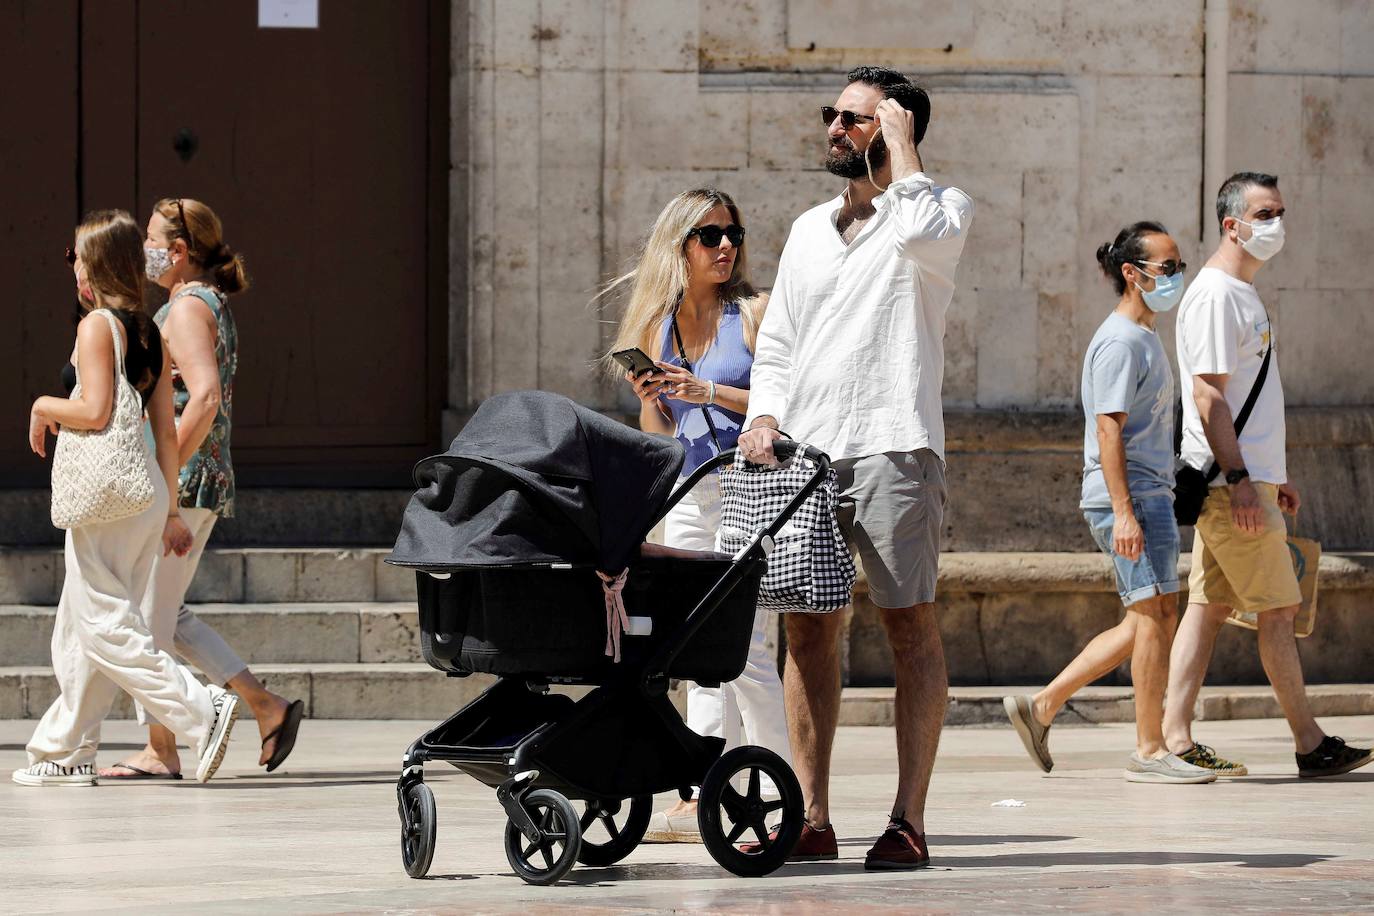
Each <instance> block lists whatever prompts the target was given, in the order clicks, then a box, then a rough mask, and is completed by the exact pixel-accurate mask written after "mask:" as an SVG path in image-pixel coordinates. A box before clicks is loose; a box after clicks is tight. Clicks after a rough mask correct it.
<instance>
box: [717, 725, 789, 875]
mask: <svg viewBox="0 0 1374 916" xmlns="http://www.w3.org/2000/svg"><path fill="white" fill-rule="evenodd" d="M764 776H767V777H768V778H769V779H771V780H772V781H773V785H774V786H776V787H777V790H778V795H779V797H778V798H776V799H766V798H764V797H763V777H764ZM741 777H742V778H743V779H744V783H745V790H744V792H743V793H741V792H740V791H739V790H738V789H737V788H735V783H736V780H737V779H738V778H741ZM803 813H804V811H803V808H802V794H801V786H800V785H799V784H798V783H797V777H796V775H795V774H794V773H793V772H792V768H791V767H789V766H788V765H787V763H786V762H785V761H784V760H783V759H782V758H781V757H779V756H778V755H777V754H775V753H773V752H772V751H770V750H768V749H767V748H762V747H754V746H751V745H745V746H744V747H737V748H735V749H734V750H732V751H729V752H728V753H726V754H725V755H724V756H723V757H721V758H720V759H719V760H717V761H716V762H715V763H713V764H712V765H711V769H709V770H707V771H706V778H705V779H704V780H703V781H702V783H701V798H700V801H699V802H698V804H697V823H698V824H699V825H700V826H701V841H702V843H704V844H705V845H706V848H707V849H708V850H709V851H710V853H711V857H712V858H714V859H715V860H716V861H717V862H718V863H720V865H721V866H722V867H723V868H725V869H726V870H728V871H731V872H734V873H735V874H737V875H741V876H743V877H746V878H757V877H759V876H761V875H766V874H769V873H771V872H773V871H776V870H777V869H778V868H779V867H780V866H781V865H782V864H783V863H784V862H786V861H787V857H788V855H790V854H791V852H792V847H793V846H795V845H796V844H797V840H798V839H799V838H800V837H801V831H802V815H803ZM741 843H745V844H752V845H753V846H754V847H755V848H754V849H753V850H751V851H749V852H745V851H744V850H742V849H740V847H739V844H741Z"/></svg>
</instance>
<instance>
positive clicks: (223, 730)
mask: <svg viewBox="0 0 1374 916" xmlns="http://www.w3.org/2000/svg"><path fill="white" fill-rule="evenodd" d="M210 702H211V704H212V705H213V706H214V709H215V721H214V723H213V724H211V726H210V737H209V738H208V739H207V740H206V742H205V749H204V750H202V751H201V753H200V761H199V763H198V764H197V765H196V782H209V781H210V777H212V776H214V775H215V771H216V770H218V769H219V765H220V764H221V763H223V762H224V752H225V751H227V750H228V749H229V733H230V732H231V731H233V729H234V720H235V719H237V718H238V715H239V698H238V697H236V696H234V695H233V694H232V693H230V692H229V691H227V690H224V689H223V688H220V687H214V686H212V687H211V688H210Z"/></svg>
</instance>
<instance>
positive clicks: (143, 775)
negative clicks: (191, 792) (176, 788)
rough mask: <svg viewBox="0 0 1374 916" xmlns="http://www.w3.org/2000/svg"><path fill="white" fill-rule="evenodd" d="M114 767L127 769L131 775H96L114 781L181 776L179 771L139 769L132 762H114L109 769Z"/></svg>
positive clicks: (178, 777) (176, 777)
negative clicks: (167, 771)
mask: <svg viewBox="0 0 1374 916" xmlns="http://www.w3.org/2000/svg"><path fill="white" fill-rule="evenodd" d="M115 767H121V768H122V769H125V770H128V771H129V772H130V773H131V774H132V775H130V776H99V777H97V778H98V779H113V780H114V781H115V782H134V781H136V780H140V779H174V780H175V779H180V778H181V774H180V773H154V772H152V771H151V770H144V769H140V768H139V767H136V766H134V765H133V764H132V763H123V762H121V763H116V764H114V765H113V766H111V767H110V769H112V770H113V769H114V768H115Z"/></svg>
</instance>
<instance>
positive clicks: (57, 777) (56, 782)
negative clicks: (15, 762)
mask: <svg viewBox="0 0 1374 916" xmlns="http://www.w3.org/2000/svg"><path fill="white" fill-rule="evenodd" d="M10 779H11V780H13V781H14V782H16V783H18V784H19V785H21V786H93V785H95V784H96V782H97V779H96V775H95V766H94V765H92V764H89V763H81V764H77V765H76V766H74V767H64V766H60V765H58V764H56V763H53V762H52V761H50V760H44V761H43V762H41V763H35V764H34V765H33V766H31V767H26V768H24V769H22V770H15V771H14V773H13V774H12V775H11V776H10Z"/></svg>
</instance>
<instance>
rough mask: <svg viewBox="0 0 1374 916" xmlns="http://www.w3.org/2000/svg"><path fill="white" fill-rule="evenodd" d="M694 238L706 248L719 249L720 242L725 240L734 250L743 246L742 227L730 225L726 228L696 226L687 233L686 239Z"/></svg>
mask: <svg viewBox="0 0 1374 916" xmlns="http://www.w3.org/2000/svg"><path fill="white" fill-rule="evenodd" d="M692 236H696V237H697V238H698V239H699V240H700V241H701V244H702V245H704V246H706V247H707V248H719V247H720V240H721V239H722V238H727V239H729V240H730V244H731V245H734V246H735V247H736V248H738V247H739V246H741V245H743V244H744V227H743V226H737V225H735V224H734V223H731V224H730V225H728V226H697V227H696V228H695V229H692V230H691V231H690V232H688V233H687V238H689V239H690V238H691V237H692Z"/></svg>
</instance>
